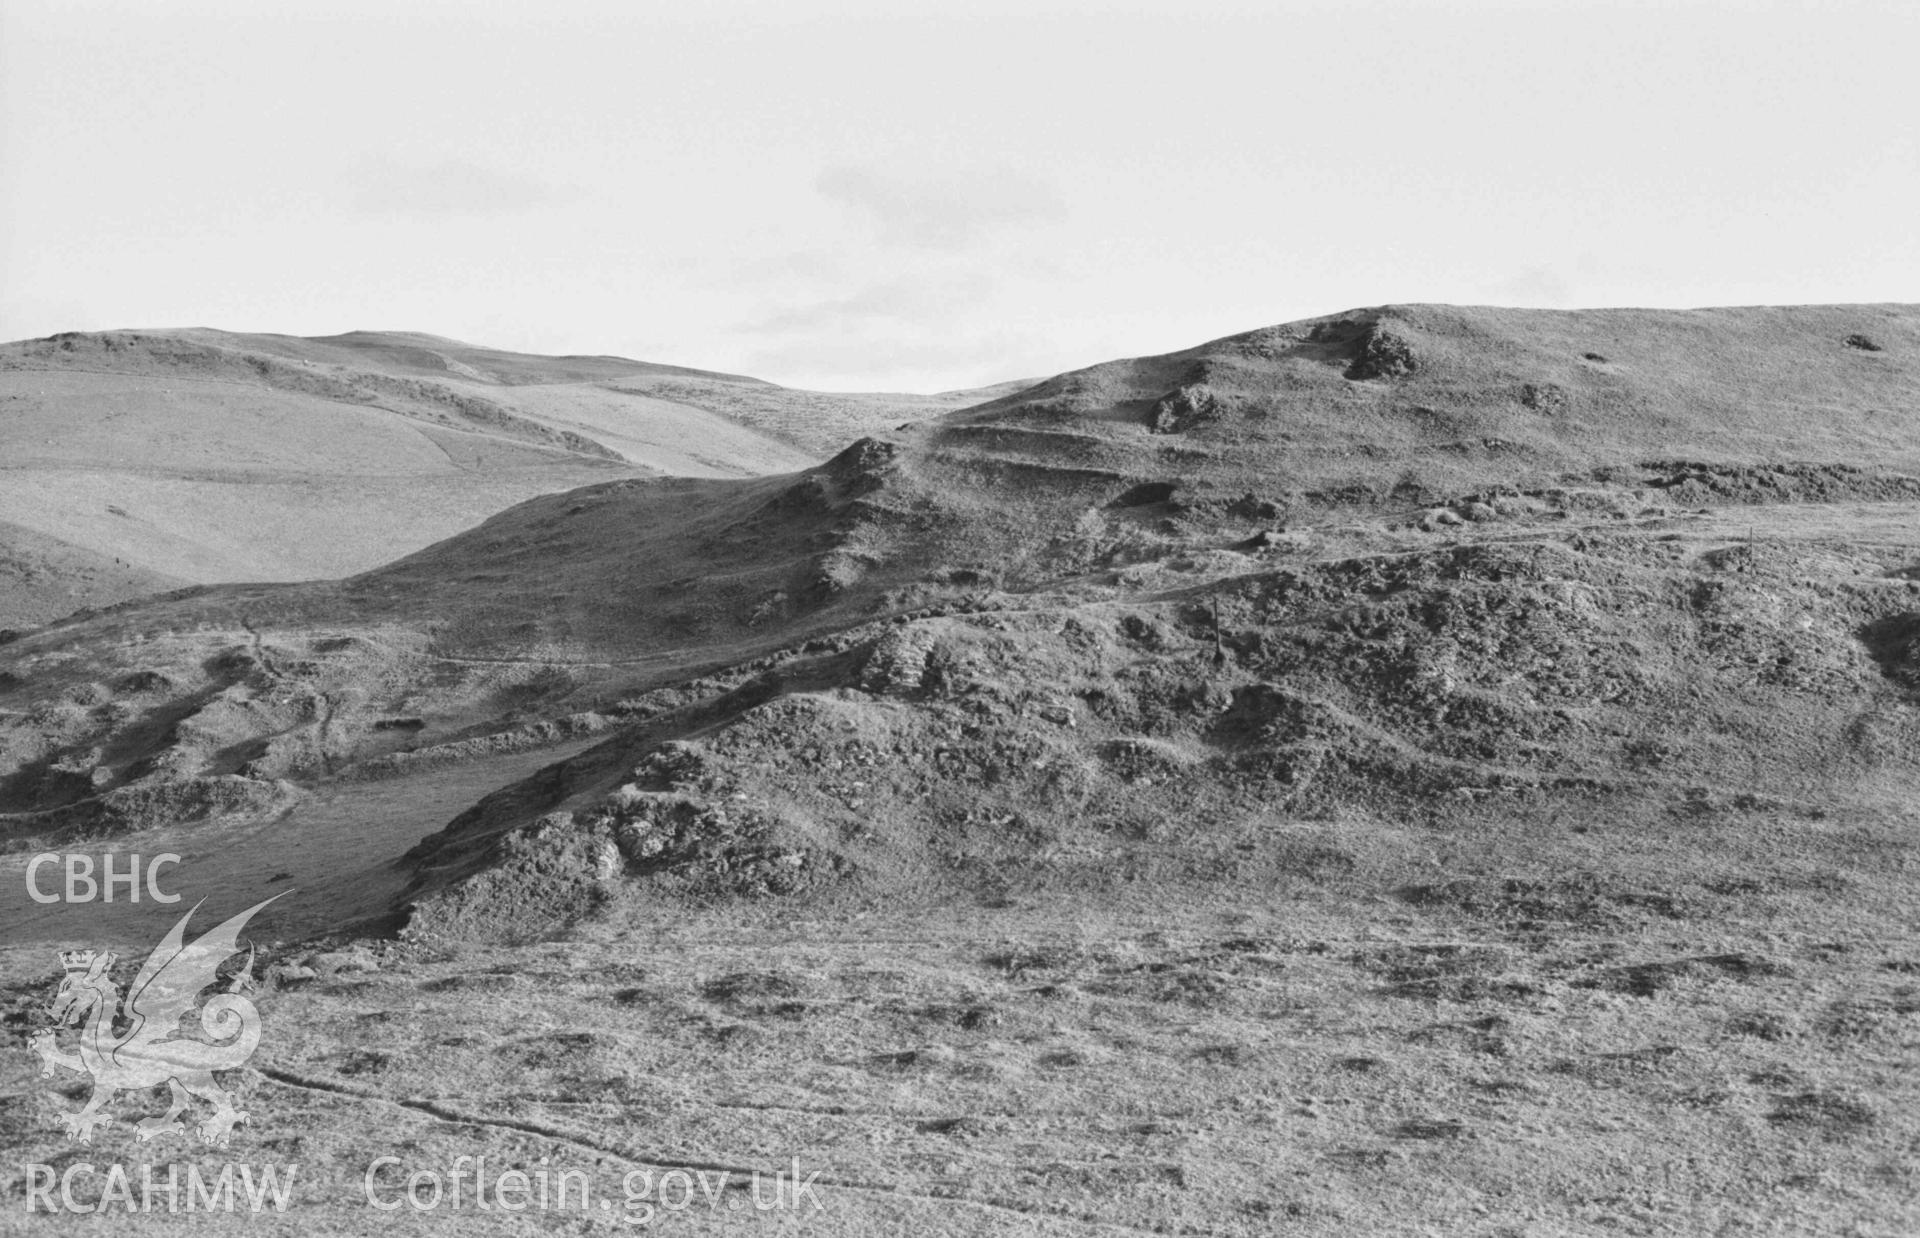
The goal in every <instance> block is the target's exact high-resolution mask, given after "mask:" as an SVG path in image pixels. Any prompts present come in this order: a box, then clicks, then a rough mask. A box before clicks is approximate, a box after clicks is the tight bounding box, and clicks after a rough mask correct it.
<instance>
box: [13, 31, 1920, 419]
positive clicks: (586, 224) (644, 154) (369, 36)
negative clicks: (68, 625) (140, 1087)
mask: <svg viewBox="0 0 1920 1238" xmlns="http://www.w3.org/2000/svg"><path fill="white" fill-rule="evenodd" d="M941 11H944V12H945V13H946V14H948V15H945V16H942V15H940V12H941ZM1917 78H1920V3H1914V0H1897V2H1891V3H1878V2H1872V0H1859V2H1854V3H1848V2H1847V0H1826V2H1823V3H1822V2H1811V0H1803V2H1799V3H1769V2H1766V0H1753V2H1749V3H1718V4H1711V3H1685V2H1684V0H1663V2H1661V3H1644V4H1639V3H1626V2H1622V0H1613V2H1609V3H1588V4H1579V3H1553V2H1549V0H1534V2H1530V3H1529V2H1522V0H1511V2H1509V3H1489V2H1486V0H1446V2H1443V3H1414V2H1412V0H1403V2H1399V3H1390V2H1385V0H1373V2H1369V0H1342V2H1339V3H1287V2H1285V0H1275V2H1270V3H1261V4H1208V3H1205V0H1164V2H1160V0H1154V2H1148V0H1140V2H1137V3H1120V4H1097V3H1066V2H1055V0H1022V2H1021V3H1017V4H1004V5H1002V4H998V3H994V2H993V0H987V2H986V3H964V4H962V3H954V4H948V5H938V6H936V5H926V4H923V5H917V6H915V5H908V4H905V3H895V4H878V3H855V2H845V3H809V2H807V0H791V2H789V3H785V4H777V5H776V4H759V5H748V4H742V3H727V2H724V0H722V2H720V3H714V2H711V0H709V2H707V3H673V4H666V3H662V4H644V3H631V2H628V3H582V2H574V0H544V2H542V3H537V4H536V3H524V4H500V3H483V2H476V0H457V2H452V0H450V2H445V3H440V2H433V0H381V2H380V3H363V2H360V0H326V2H324V3H315V2H313V0H307V2H304V3H301V4H299V5H293V4H279V3H273V2H270V0H248V2H247V3H237V2H236V3H225V4H220V3H197V2H194V0H167V2H164V3H162V2H160V0H137V2H136V0H97V2H96V0H0V338H6V339H15V338H21V337H25V336H36V335H45V334H49V333H51V332H54V331H59V330H99V329H105V328H113V327H162V326H214V327H222V328H226V329H229V330H236V331H277V332H286V333H291V334H299V335H317V334H330V333H334V332H340V331H347V330H354V329H361V328H366V329H390V330H412V331H426V332H431V333H434V334H439V335H448V336H454V337H457V338H460V339H465V340H470V341H473V342H475V343H483V344H491V345H495V346H498V347H505V348H514V349H522V350H528V351H535V352H593V353H602V352H605V353H619V354H623V355H626V356H632V357H638V358H643V359H646V360H653V361H664V362H670V363H675V364H682V365H694V366H702V367H706V368H712V369H722V370H731V371H740V372H745V373H750V374H755V375H758V376H761V377H764V378H769V379H772V380H774V381H777V382H781V383H786V384H788V385H793V386H810V387H822V388H829V389H848V390H852V389H884V390H936V389H945V388H953V387H963V386H974V385H978V384H982V383H986V382H991V381H997V380H1000V379H1005V378H1014V377H1025V376H1035V377H1038V376H1042V375H1045V374H1050V373H1053V372H1056V371H1059V370H1062V369H1068V368H1073V367H1077V366H1081V365H1086V364H1091V363H1093V362H1096V361H1101V360H1106V359H1109V358H1112V357H1117V356H1132V355H1138V354H1142V353H1154V352H1165V351H1170V350H1172V349H1176V348H1181V347H1185V346H1187V345H1189V344H1194V343H1198V342H1200V341H1202V340H1205V339H1209V338H1213V337H1215V336H1220V335H1225V334H1229V333H1232V332H1235V331H1241V330H1247V329H1250V328H1253V327H1256V326H1262V325H1267V324H1270V323H1275V322H1282V321H1286V320H1288V319H1292V318H1300V317H1307V316H1311V315H1315V314H1323V313H1329V312H1332V311H1335V310H1339V309H1344V308H1348V307H1352V306H1358V305H1371V304H1379V303H1383V302H1390V301H1447V302H1462V303H1491V304H1502V305H1535V306H1591V305H1725V304H1753V303H1763V302H1764V303H1795V302H1801V303H1804V302H1816V301H1914V300H1920V242H1917V241H1916V239H1915V233H1916V221H1920V87H1917V86H1916V80H1917Z"/></svg>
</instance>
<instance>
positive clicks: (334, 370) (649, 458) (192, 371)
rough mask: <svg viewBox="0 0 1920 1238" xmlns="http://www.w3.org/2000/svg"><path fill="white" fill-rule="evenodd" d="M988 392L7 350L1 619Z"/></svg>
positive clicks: (609, 361)
mask: <svg viewBox="0 0 1920 1238" xmlns="http://www.w3.org/2000/svg"><path fill="white" fill-rule="evenodd" d="M990 394H995V393H993V392H979V393H973V392H954V393H950V394H948V395H945V396H888V395H834V394H830V393H824V392H813V391H796V390H793V389H791V388H786V387H779V386H775V385H774V384H772V383H766V382H762V381H760V380H758V379H751V378H744V377H740V376H738V375H728V374H713V373H708V372H705V371H701V370H691V369H685V368H682V367H677V366H666V365H653V364H649V363H646V362H641V361H630V360H627V359H625V358H621V357H534V356H527V355H525V354H520V353H511V352H502V351H499V350H495V349H487V348H476V347H474V346H472V345H468V344H462V343H459V342H458V341H455V340H448V339H442V338H440V337H438V336H431V335H417V334H408V333H394V332H354V333H351V334H348V335H341V336H333V337H328V338H322V339H306V338H300V337H296V336H284V335H236V334H232V333H229V332H224V331H208V330H185V331H114V332H106V333H99V334H81V333H67V334H62V335H58V336H54V337H52V338H50V339H44V340H28V341H22V342H19V343H15V344H9V345H4V346H0V479H4V483H5V484H4V485H0V586H3V587H0V629H4V628H14V629H19V628H23V627H31V626H35V625H37V624H41V623H45V622H47V621H49V620H51V619H56V618H60V617H62V616H65V615H67V614H69V613H71V612H72V611H74V610H76V609H79V608H82V607H98V606H103V605H110V604H112V603H114V602H120V601H125V600H127V599H128V598H132V597H138V596H142V595H146V594H152V593H156V592H161V591H165V590H168V589H173V588H180V587H185V586H188V585H197V584H210V583H216V582H218V583H225V582H233V581H243V580H282V581H284V580H307V579H316V578H331V577H336V576H341V575H346V574H349V573H352V572H357V571H363V570H365V569H367V568H371V567H376V566H378V565H380V564H382V563H385V562H388V561H390V560H392V559H395V558H397V557H399V556H400V555H403V554H406V553H408V552H410V551H414V550H418V549H420V548H422V547H424V546H427V545H430V544H431V543H433V542H436V541H439V540H440V539H442V538H445V537H448V536H451V535H452V534H455V533H458V532H462V531H464V530H466V529H468V528H471V527H472V526H473V525H474V524H476V523H478V522H479V521H480V520H482V519H485V518H486V517H487V516H490V515H493V514H494V513H495V512H498V511H501V510H503V509H505V508H507V507H511V506H512V505H513V504H515V503H518V502H520V501H522V500H524V499H528V498H531V497H533V496H535V495H538V494H548V493H553V492H556V491H562V490H569V489H573V488H574V487H577V486H582V485H587V484H589V483H592V482H596V481H606V480H610V479H613V478H620V477H643V476H658V475H661V474H672V475H676V476H690V477H745V476H756V475H760V474H767V473H785V472H791V471H793V470H795V469H800V468H805V467H806V466H808V465H810V464H816V463H818V462H819V461H820V460H822V459H824V458H826V457H827V456H830V455H832V454H833V453H834V452H835V451H838V450H839V449H840V448H841V447H843V446H845V445H846V444H847V443H848V442H850V441H851V440H852V439H854V438H856V437H858V436H859V435H860V434H862V433H865V432H867V431H870V430H875V429H881V428H886V427H891V426H893V425H895V424H897V423H898V422H899V421H901V420H903V419H906V418H910V417H916V416H925V415H928V414H929V413H931V412H937V411H945V410H949V409H952V408H956V407H959V406H961V405H963V404H970V403H976V402H978V401H979V400H980V399H984V398H986V397H987V396H988V395H990Z"/></svg>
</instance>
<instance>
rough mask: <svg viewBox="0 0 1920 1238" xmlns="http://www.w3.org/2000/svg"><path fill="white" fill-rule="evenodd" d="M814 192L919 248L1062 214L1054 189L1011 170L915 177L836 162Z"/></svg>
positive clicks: (945, 245) (895, 241)
mask: <svg viewBox="0 0 1920 1238" xmlns="http://www.w3.org/2000/svg"><path fill="white" fill-rule="evenodd" d="M814 187H815V188H816V189H818V190H819V191H820V192H821V193H822V194H823V195H825V196H826V197H827V198H829V199H830V200H832V201H834V202H837V203H839V204H841V205H842V206H845V207H847V208H848V209H850V210H853V211H855V212H857V213H859V214H861V215H864V216H866V217H867V218H869V219H870V220H871V221H872V222H873V224H874V225H875V226H876V227H877V228H878V230H879V234H880V239H881V240H882V241H884V242H886V243H888V244H891V245H905V246H911V247H914V248H918V249H944V250H954V249H964V248H966V247H967V246H969V245H972V244H974V243H975V242H976V241H979V240H980V239H982V238H983V237H985V236H986V235H988V234H989V233H991V232H994V231H997V230H999V229H1002V228H1006V227H1010V226H1017V225H1022V224H1031V223H1043V222H1046V221H1049V220H1055V219H1060V218H1063V217H1064V216H1065V215H1066V207H1065V205H1064V204H1063V203H1062V202H1061V201H1060V196H1059V194H1058V193H1057V192H1056V191H1055V190H1054V188H1053V186H1051V185H1049V184H1047V183H1046V182H1045V181H1042V180H1039V179H1037V178H1034V177H1031V176H1028V175H1026V174H1024V173H1021V172H1016V171H1013V170H1012V169H1008V168H985V169H974V170H972V171H970V172H959V173H950V174H943V175H937V176H935V175H927V176H914V175H906V174H901V173H895V172H891V171H886V170H883V169H879V168H873V167H866V166H861V165H858V164H841V165H838V166H835V167H830V168H828V169H826V170H825V171H824V172H822V173H820V176H819V178H818V179H817V180H816V181H815V182H814Z"/></svg>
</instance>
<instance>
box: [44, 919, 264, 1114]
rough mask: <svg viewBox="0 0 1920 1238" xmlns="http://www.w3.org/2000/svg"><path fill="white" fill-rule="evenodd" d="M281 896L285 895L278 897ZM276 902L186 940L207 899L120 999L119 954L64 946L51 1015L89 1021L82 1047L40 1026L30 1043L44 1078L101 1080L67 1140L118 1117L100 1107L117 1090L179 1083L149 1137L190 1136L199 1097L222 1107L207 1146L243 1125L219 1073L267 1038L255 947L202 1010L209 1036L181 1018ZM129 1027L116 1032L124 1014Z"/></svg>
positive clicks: (69, 1021) (62, 1022)
mask: <svg viewBox="0 0 1920 1238" xmlns="http://www.w3.org/2000/svg"><path fill="white" fill-rule="evenodd" d="M274 897H275V898H278V897H280V895H275V896H274ZM272 901H273V899H271V898H270V899H268V900H266V902H263V903H256V904H255V905H254V906H252V907H249V908H248V909H247V910H245V911H243V912H241V913H240V914H239V915H237V916H234V917H233V918H232V919H230V920H227V921H225V922H224V923H222V924H221V925H220V926H219V927H218V928H215V929H214V930H212V931H211V932H209V933H206V934H205V935H203V936H201V937H199V938H198V939H196V940H195V941H193V942H192V943H190V944H185V943H184V937H185V934H186V928H187V921H189V920H191V919H193V913H194V912H195V911H198V910H199V909H200V905H199V904H198V903H196V904H194V906H193V908H192V910H190V911H188V912H187V914H186V915H184V916H181V917H180V920H179V922H178V923H177V924H175V925H174V926H173V929H172V931H171V932H169V933H168V934H167V935H166V937H164V938H163V939H161V942H160V944H159V945H158V946H155V947H154V949H153V953H152V954H150V955H148V956H147V961H146V962H145V963H144V964H142V965H141V967H140V971H139V974H138V975H136V976H135V977H134V978H133V984H132V986H131V987H130V988H129V989H128V991H127V1000H126V1003H125V1005H124V1006H122V1005H121V1004H120V1000H119V999H120V987H119V986H118V985H116V984H114V983H113V980H112V979H111V978H110V977H109V975H108V971H109V970H110V969H111V968H112V966H113V963H114V960H115V959H116V958H117V957H118V956H117V955H114V954H107V953H97V952H95V951H92V950H75V951H62V952H61V954H60V964H61V966H62V967H64V968H65V969H66V976H65V978H64V979H62V980H61V982H60V988H59V989H58V990H57V991H56V992H55V993H54V996H53V1003H52V1005H51V1006H49V1007H48V1014H50V1015H51V1016H52V1018H53V1021H54V1024H55V1026H56V1027H59V1028H65V1027H69V1026H72V1025H74V1024H79V1025H80V1043H79V1051H78V1052H76V1053H67V1052H64V1051H62V1050H61V1049H60V1047H59V1044H58V1043H57V1040H56V1037H55V1034H54V1032H53V1031H52V1030H49V1029H45V1028H43V1029H41V1030H40V1031H38V1032H35V1033H34V1034H33V1036H32V1037H31V1039H30V1041H29V1043H30V1044H31V1045H32V1047H33V1050H34V1052H36V1053H38V1054H39V1055H40V1061H41V1067H40V1074H41V1075H42V1076H43V1077H44V1076H48V1075H51V1074H53V1068H54V1067H56V1066H58V1067H60V1068H62V1069H64V1070H72V1071H84V1072H85V1073H87V1074H89V1075H92V1076H93V1095H92V1097H90V1098H89V1099H88V1101H87V1104H86V1107H85V1108H84V1109H81V1110H80V1111H79V1112H78V1113H69V1114H67V1115H65V1117H64V1118H63V1120H64V1121H65V1123H66V1127H67V1138H69V1139H77V1140H79V1141H80V1142H81V1143H92V1142H93V1128H94V1127H96V1126H104V1125H106V1124H107V1123H109V1122H111V1121H112V1120H113V1119H111V1118H109V1117H108V1116H107V1115H106V1114H104V1113H101V1112H100V1109H101V1107H102V1106H103V1105H105V1104H106V1103H107V1102H108V1101H109V1100H111V1099H113V1097H114V1094H115V1093H117V1092H135V1091H145V1090H146V1089H148V1088H153V1087H157V1086H159V1085H160V1084H162V1083H164V1084H166V1085H167V1086H168V1087H169V1088H171V1089H172V1096H173V1105H172V1108H170V1109H168V1110H167V1112H166V1113H165V1115H163V1116H158V1117H150V1118H145V1119H142V1120H141V1121H140V1122H138V1123H136V1124H135V1131H136V1133H137V1134H138V1136H139V1138H140V1139H141V1141H142V1142H145V1141H146V1140H149V1139H154V1138H157V1137H158V1136H161V1135H175V1134H178V1135H184V1134H185V1133H186V1128H185V1126H184V1125H183V1124H182V1123H181V1122H180V1121H179V1118H180V1115H181V1114H182V1113H183V1112H185V1111H186V1109H187V1107H188V1106H189V1105H190V1104H191V1103H192V1101H193V1100H194V1099H195V1098H196V1097H197V1098H198V1099H200V1100H202V1101H205V1102H207V1103H208V1104H210V1105H212V1106H213V1114H212V1116H211V1117H209V1118H207V1119H206V1120H205V1121H203V1122H201V1123H200V1124H199V1125H198V1126H197V1127H195V1130H196V1131H197V1132H198V1134H199V1136H200V1138H201V1140H202V1141H203V1142H205V1143H210V1144H215V1145H217V1146H220V1147H225V1146H226V1144H227V1140H228V1138H229V1136H230V1135H231V1134H232V1133H233V1127H234V1124H235V1123H237V1122H245V1121H246V1120H247V1115H246V1114H245V1113H244V1112H243V1111H241V1110H239V1109H236V1108H234V1104H233V1093H231V1092H229V1091H227V1090H226V1089H225V1088H223V1087H221V1086H220V1085H219V1083H217V1082H216V1081H215V1080H214V1077H213V1072H214V1071H216V1070H232V1069H233V1068H235V1067H237V1066H240V1065H242V1064H243V1063H244V1062H246V1060H247V1059H248V1058H249V1057H252V1056H253V1051H254V1048H255V1047H256V1046H257V1045H259V1043H260V1012H259V1011H258V1010H257V1009H255V1008H254V1004H253V1003H252V1002H251V1001H249V1000H247V998H246V997H245V996H244V995H243V994H242V992H241V990H243V989H245V988H248V987H250V986H251V984H252V977H253V953H252V951H251V950H249V951H248V955H247V963H246V966H245V967H243V968H242V969H240V970H239V971H236V972H235V973H234V975H233V978H232V980H231V981H230V982H229V984H228V986H227V990H226V991H225V992H222V993H217V994H215V995H214V996H212V997H210V998H208V999H207V1001H206V1004H205V1005H203V1006H201V1007H200V1008H199V1009H200V1027H201V1029H202V1030H203V1031H204V1032H205V1033H206V1035H207V1036H208V1038H209V1039H207V1040H198V1039H193V1038H191V1037H188V1036H183V1035H181V1034H180V1026H179V1025H180V1020H181V1018H182V1017H183V1016H185V1015H187V1014H190V1013H192V1012H193V1009H194V1003H195V1002H196V1001H197V1000H198V999H199V996H200V992H201V990H203V989H205V988H207V987H208V986H209V985H211V984H213V983H214V981H215V980H216V979H217V978H218V976H217V972H218V970H219V967H220V964H221V963H223V962H225V961H226V960H227V959H228V958H229V957H230V956H232V955H234V954H237V953H238V952H239V946H238V942H239V937H240V932H241V930H242V929H244V928H245V927H246V925H247V921H248V920H251V919H252V918H253V916H254V913H256V912H258V911H259V910H260V909H261V908H262V907H265V906H266V905H267V903H271V902H272ZM116 1010H117V1011H118V1013H119V1015H120V1021H121V1022H123V1023H124V1024H126V1025H127V1026H126V1030H125V1031H122V1032H116V1031H114V1023H115V1018H114V1016H115V1012H116Z"/></svg>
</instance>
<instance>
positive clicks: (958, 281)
mask: <svg viewBox="0 0 1920 1238" xmlns="http://www.w3.org/2000/svg"><path fill="white" fill-rule="evenodd" d="M993 289H994V281H993V280H992V278H991V277H989V276H987V275H985V274H982V273H980V272H967V273H957V274H951V275H946V276H923V277H919V278H912V279H897V280H889V281H887V282H886V283H881V284H874V285H872V286H870V287H867V288H862V289H860V290H859V291H857V292H854V293H852V294H851V295H848V296H844V297H836V298H832V299H830V300H824V301H816V302H813V303H812V304H808V305H798V306H794V307H792V308H790V309H785V310H781V311H779V312H778V313H775V314H773V315H771V316H769V317H767V318H763V319H761V320H760V321H758V322H754V323H750V324H748V325H746V326H743V327H742V328H740V329H741V330H743V331H748V332H752V333H756V334H759V333H765V334H794V333H811V332H822V331H840V330H845V329H847V328H849V327H853V326H858V325H861V324H870V323H880V322H893V323H916V324H936V323H941V322H944V321H947V320H949V319H950V318H951V317H952V316H953V315H954V314H956V313H957V312H958V311H960V310H963V309H966V308H968V307H970V306H974V305H978V304H980V303H981V302H982V301H985V300H986V299H987V298H988V297H989V296H991V295H992V293H993Z"/></svg>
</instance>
